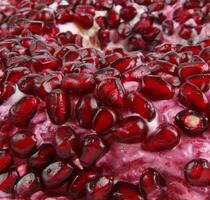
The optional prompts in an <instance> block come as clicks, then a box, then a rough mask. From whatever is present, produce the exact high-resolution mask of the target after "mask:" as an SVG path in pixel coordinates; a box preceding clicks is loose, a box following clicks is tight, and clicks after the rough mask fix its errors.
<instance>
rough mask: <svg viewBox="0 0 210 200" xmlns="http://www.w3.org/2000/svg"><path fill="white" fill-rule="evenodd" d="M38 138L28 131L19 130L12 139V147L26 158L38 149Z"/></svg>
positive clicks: (19, 155)
mask: <svg viewBox="0 0 210 200" xmlns="http://www.w3.org/2000/svg"><path fill="white" fill-rule="evenodd" d="M36 142H37V140H36V138H35V136H34V135H33V134H31V133H30V132H28V131H19V132H17V133H15V134H14V135H13V136H12V137H11V139H10V148H11V149H12V151H13V152H14V154H15V155H16V156H18V157H21V158H25V157H27V156H29V155H30V154H31V153H32V152H33V151H34V150H35V149H36Z"/></svg>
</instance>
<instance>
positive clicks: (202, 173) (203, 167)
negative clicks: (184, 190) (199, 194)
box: [184, 158, 210, 186]
mask: <svg viewBox="0 0 210 200" xmlns="http://www.w3.org/2000/svg"><path fill="white" fill-rule="evenodd" d="M184 175H185V179H186V180H187V182H188V183H189V184H190V185H193V186H209V185H210V169H209V162H208V161H207V160H205V159H202V158H200V159H194V160H191V161H190V162H188V163H187V164H186V165H185V167H184Z"/></svg>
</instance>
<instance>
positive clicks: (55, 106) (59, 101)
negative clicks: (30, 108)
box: [46, 89, 70, 125]
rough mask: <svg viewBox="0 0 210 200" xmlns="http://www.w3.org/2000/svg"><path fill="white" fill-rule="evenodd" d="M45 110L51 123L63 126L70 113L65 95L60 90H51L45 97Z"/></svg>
mask: <svg viewBox="0 0 210 200" xmlns="http://www.w3.org/2000/svg"><path fill="white" fill-rule="evenodd" d="M46 108H47V112H48V115H49V118H50V120H51V121H52V123H54V124H57V125H61V124H64V123H65V122H66V121H67V119H68V115H69V112H70V106H69V105H68V97H67V94H65V93H64V92H63V91H62V90H60V89H55V90H52V91H51V92H50V93H49V94H48V95H47V97H46Z"/></svg>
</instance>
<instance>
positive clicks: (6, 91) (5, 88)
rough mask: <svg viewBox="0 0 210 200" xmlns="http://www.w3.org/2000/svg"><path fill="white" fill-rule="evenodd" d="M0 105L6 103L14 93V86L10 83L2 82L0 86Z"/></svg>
mask: <svg viewBox="0 0 210 200" xmlns="http://www.w3.org/2000/svg"><path fill="white" fill-rule="evenodd" d="M0 87H1V88H0V105H1V104H2V103H3V102H4V101H6V100H7V99H8V98H9V97H10V96H11V95H12V94H14V93H15V87H14V84H12V83H10V82H4V83H3V84H1V86H0Z"/></svg>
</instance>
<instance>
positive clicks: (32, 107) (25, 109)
mask: <svg viewBox="0 0 210 200" xmlns="http://www.w3.org/2000/svg"><path fill="white" fill-rule="evenodd" d="M37 107H38V100H37V99H36V98H35V97H34V96H25V97H23V98H22V99H21V100H19V101H18V102H17V103H15V104H14V105H13V106H12V107H11V108H10V111H9V118H10V120H11V121H12V123H13V124H14V125H15V126H17V127H18V128H25V127H27V126H28V125H29V124H30V121H31V120H32V118H33V117H34V115H35V114H36V112H37Z"/></svg>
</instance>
